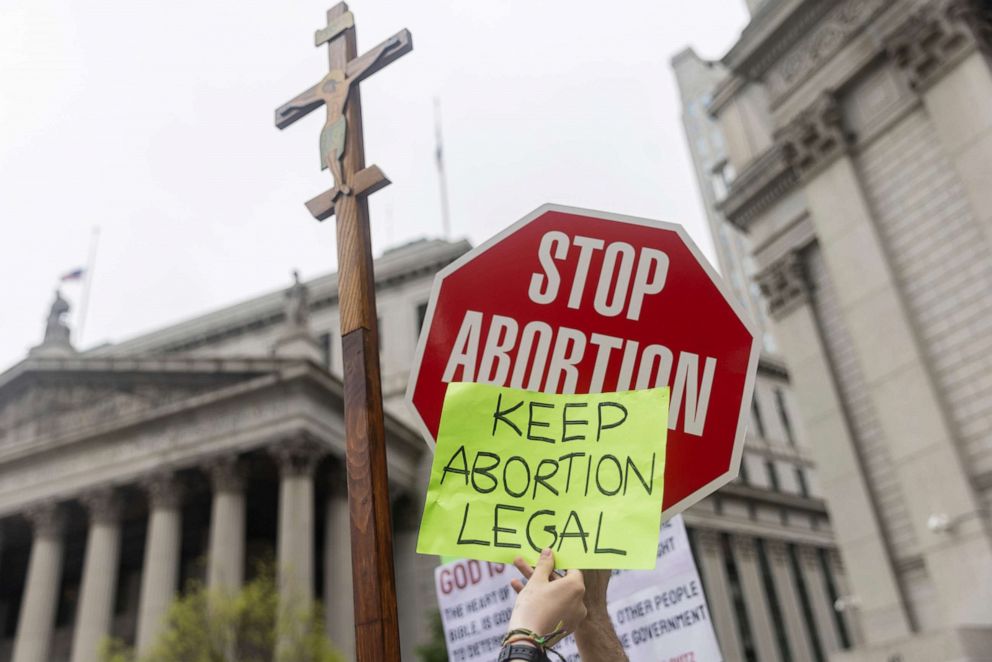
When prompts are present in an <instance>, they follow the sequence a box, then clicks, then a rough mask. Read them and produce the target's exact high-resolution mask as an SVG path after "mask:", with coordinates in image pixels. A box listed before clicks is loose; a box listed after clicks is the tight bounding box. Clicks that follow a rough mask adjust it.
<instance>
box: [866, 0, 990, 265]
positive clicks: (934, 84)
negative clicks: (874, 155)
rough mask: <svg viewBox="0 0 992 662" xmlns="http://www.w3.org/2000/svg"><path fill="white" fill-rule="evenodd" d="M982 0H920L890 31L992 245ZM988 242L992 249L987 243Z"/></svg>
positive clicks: (889, 40)
mask: <svg viewBox="0 0 992 662" xmlns="http://www.w3.org/2000/svg"><path fill="white" fill-rule="evenodd" d="M987 21H988V18H987V17H986V16H983V15H982V13H981V10H980V9H979V7H978V3H972V2H969V1H968V0H939V1H937V2H928V3H921V6H920V7H919V8H917V9H916V10H915V11H914V12H911V13H907V15H906V16H905V20H904V21H903V22H902V23H900V24H898V25H897V26H895V29H893V30H892V31H891V32H890V33H889V34H887V35H885V36H884V42H885V46H886V50H887V51H888V53H889V55H890V56H891V57H892V59H893V61H894V62H895V64H896V65H897V66H898V67H899V68H900V69H901V70H902V71H903V73H904V74H905V76H906V80H907V82H908V83H909V85H910V87H912V88H913V89H914V90H916V92H917V94H919V95H920V98H921V99H922V100H923V104H924V106H926V109H927V115H928V116H929V117H930V121H931V122H932V123H933V126H934V128H935V129H936V131H937V135H938V137H939V138H940V141H941V144H942V146H943V148H944V153H945V154H946V155H947V157H948V159H949V160H950V162H951V164H952V165H953V167H954V169H955V170H956V171H957V174H958V177H959V179H960V180H961V183H962V184H964V187H965V191H966V193H967V195H968V198H969V201H970V202H971V211H972V213H973V214H974V215H975V220H976V221H978V223H979V225H980V227H981V229H982V230H983V232H984V234H985V240H986V242H989V243H990V245H992V187H990V186H989V181H990V179H992V68H990V66H989V60H988V55H987V53H988V23H987ZM987 250H988V249H987Z"/></svg>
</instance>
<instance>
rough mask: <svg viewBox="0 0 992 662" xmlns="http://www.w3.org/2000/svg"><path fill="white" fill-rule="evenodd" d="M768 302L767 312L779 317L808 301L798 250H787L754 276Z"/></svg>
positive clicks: (808, 289) (807, 281) (805, 280)
mask: <svg viewBox="0 0 992 662" xmlns="http://www.w3.org/2000/svg"><path fill="white" fill-rule="evenodd" d="M754 279H755V281H757V283H758V286H759V287H760V288H761V294H762V296H763V297H764V299H765V301H767V302H768V314H769V315H771V316H772V317H773V318H774V319H781V318H783V317H785V316H786V315H788V314H789V313H790V312H792V311H793V310H795V309H796V308H798V307H799V306H801V305H803V304H805V303H806V302H807V301H809V294H810V286H809V279H808V278H807V276H806V265H805V263H804V262H803V258H802V255H800V254H799V252H798V251H789V252H788V253H786V254H785V255H783V256H782V257H781V258H779V259H778V260H777V261H776V262H775V263H774V264H772V265H771V266H770V267H768V268H767V269H765V270H764V271H762V272H760V273H758V274H757V275H756V276H755V277H754Z"/></svg>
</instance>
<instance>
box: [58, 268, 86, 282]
mask: <svg viewBox="0 0 992 662" xmlns="http://www.w3.org/2000/svg"><path fill="white" fill-rule="evenodd" d="M82 277H83V268H82V267H76V268H75V269H73V270H72V271H67V272H66V273H64V274H62V277H61V278H60V279H59V280H60V281H62V282H63V283H66V282H68V281H71V280H81V279H82Z"/></svg>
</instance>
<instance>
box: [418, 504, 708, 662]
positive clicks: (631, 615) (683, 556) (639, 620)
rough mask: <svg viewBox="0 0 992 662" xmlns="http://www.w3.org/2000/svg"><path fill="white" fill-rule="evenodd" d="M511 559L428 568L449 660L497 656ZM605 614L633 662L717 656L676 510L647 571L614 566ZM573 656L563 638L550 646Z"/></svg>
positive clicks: (687, 661) (510, 598)
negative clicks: (432, 577)
mask: <svg viewBox="0 0 992 662" xmlns="http://www.w3.org/2000/svg"><path fill="white" fill-rule="evenodd" d="M514 577H520V573H519V572H517V569H516V568H514V567H513V566H504V565H502V564H499V563H488V562H485V561H474V560H460V561H454V562H452V563H448V564H445V565H442V566H440V567H438V568H437V569H436V570H435V572H434V580H435V586H436V589H437V598H438V607H439V609H440V611H441V620H442V622H443V623H444V632H445V641H446V644H447V647H448V659H449V660H451V662H465V661H471V660H482V661H485V662H491V661H492V660H494V659H495V658H496V654H497V652H498V651H499V648H500V640H501V639H502V638H503V635H504V634H505V633H506V630H507V623H508V622H509V620H510V613H511V612H512V610H513V602H514V600H515V598H516V595H515V594H514V592H513V589H512V588H510V580H511V579H513V578H514ZM607 601H608V609H609V612H610V618H611V619H612V620H613V627H614V628H615V629H616V631H617V635H618V636H619V637H620V642H621V643H622V644H623V647H624V649H625V650H626V651H627V655H628V657H629V658H630V661H631V662H711V661H715V662H720V661H721V660H722V659H723V658H722V657H721V655H720V648H719V646H718V645H717V640H716V634H715V632H714V631H713V624H712V622H711V621H710V614H709V609H708V608H707V606H706V598H705V596H704V595H703V586H702V582H701V581H700V579H699V573H698V572H697V570H696V564H695V562H694V561H693V558H692V551H691V549H690V548H689V538H688V536H687V535H686V530H685V524H684V523H683V521H682V517H681V516H678V517H673V518H672V519H671V520H669V521H668V522H666V523H665V524H663V525H662V528H661V538H660V539H659V542H658V563H657V565H656V566H655V568H654V569H653V570H620V571H614V574H613V578H612V579H611V580H610V589H609V593H608V594H607ZM555 650H557V651H558V652H559V653H561V654H562V655H563V656H564V657H565V659H566V660H568V661H569V662H574V661H577V660H579V659H580V658H579V654H578V650H577V649H576V647H575V642H574V640H573V639H572V638H571V637H569V638H568V639H566V640H564V641H562V642H561V643H560V644H558V645H557V646H556V647H555Z"/></svg>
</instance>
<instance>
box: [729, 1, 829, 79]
mask: <svg viewBox="0 0 992 662" xmlns="http://www.w3.org/2000/svg"><path fill="white" fill-rule="evenodd" d="M832 4H833V2H832V0H831V1H830V2H824V1H822V0H780V1H778V2H769V3H767V4H766V5H765V6H764V7H763V8H762V9H761V11H759V12H758V13H757V14H756V15H755V16H754V17H753V18H752V19H751V22H750V23H748V24H747V27H745V28H744V31H743V32H741V36H740V38H739V39H738V40H737V42H736V43H735V44H734V45H733V46H732V47H731V48H730V50H729V51H727V54H726V55H724V56H723V59H722V62H723V64H724V65H725V66H726V67H727V68H729V69H731V70H733V71H736V72H740V73H741V74H743V75H745V76H747V77H748V78H759V77H761V75H762V74H763V73H764V72H765V71H766V70H767V69H768V68H769V67H770V66H771V65H772V64H773V63H775V62H776V61H778V60H779V59H781V57H782V56H783V55H784V54H785V53H786V52H788V50H789V49H790V48H791V47H792V46H793V44H795V43H796V41H798V40H799V39H800V38H802V36H803V35H804V34H806V32H808V31H809V29H810V28H811V27H812V26H814V25H815V24H816V22H817V21H818V20H819V19H820V18H821V17H822V16H823V14H824V13H825V12H826V11H828V10H829V9H830V7H831V5H832Z"/></svg>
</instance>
